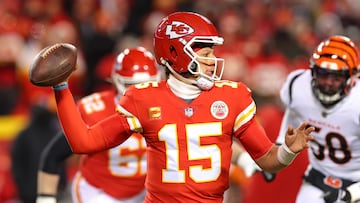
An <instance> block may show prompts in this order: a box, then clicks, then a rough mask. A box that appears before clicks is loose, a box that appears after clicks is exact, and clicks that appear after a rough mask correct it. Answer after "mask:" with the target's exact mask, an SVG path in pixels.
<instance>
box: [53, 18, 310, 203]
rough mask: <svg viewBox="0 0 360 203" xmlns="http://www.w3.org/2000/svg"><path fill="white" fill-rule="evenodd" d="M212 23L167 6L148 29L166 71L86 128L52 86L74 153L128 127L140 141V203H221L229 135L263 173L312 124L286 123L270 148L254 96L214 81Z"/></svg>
mask: <svg viewBox="0 0 360 203" xmlns="http://www.w3.org/2000/svg"><path fill="white" fill-rule="evenodd" d="M222 43H223V38H221V37H219V36H218V33H217V30H216V28H215V26H214V25H213V24H212V23H211V22H210V21H209V20H208V19H207V18H205V17H204V16H201V15H199V14H196V13H192V12H175V13H172V14H170V15H168V16H167V17H165V18H163V20H162V21H161V22H160V24H159V25H158V27H157V28H156V30H155V34H154V52H155V58H156V60H157V62H158V63H159V64H161V65H163V66H165V67H166V68H167V71H168V73H169V76H168V78H167V80H164V81H161V82H147V83H142V84H137V85H134V86H131V87H129V88H128V89H127V91H126V92H125V95H124V96H123V97H122V98H121V99H120V101H119V104H118V105H117V107H116V110H117V113H114V114H113V115H111V116H109V117H107V118H106V119H103V120H101V121H99V122H97V123H96V124H95V125H93V126H88V125H86V123H85V122H84V121H83V119H82V117H81V114H80V113H79V112H78V110H77V109H76V104H75V103H74V99H73V96H72V94H71V92H70V90H69V88H68V84H67V81H64V82H62V83H60V84H58V85H55V86H53V90H54V91H55V97H56V100H57V107H58V116H59V118H60V120H61V123H62V126H63V128H64V131H65V135H66V137H67V139H68V142H69V144H70V146H71V148H72V150H73V151H74V152H75V153H93V152H96V151H99V150H104V149H108V148H110V147H113V146H116V145H118V144H120V143H122V142H124V141H126V140H127V139H128V137H129V136H130V135H131V134H132V133H133V132H139V133H141V134H142V135H143V137H144V138H145V140H146V144H147V178H146V182H145V187H146V189H147V193H146V197H145V202H147V203H150V202H151V203H153V202H222V201H223V194H224V191H225V190H226V189H227V188H228V185H229V167H230V161H231V154H232V150H231V145H232V142H233V138H235V139H238V140H239V141H240V142H241V144H242V145H243V146H244V148H245V149H246V150H247V152H248V153H249V154H250V155H251V157H252V158H253V159H254V160H255V161H256V163H257V164H258V165H259V166H260V167H261V168H262V169H264V170H265V171H269V172H276V171H279V170H281V169H283V168H285V167H286V166H287V165H288V164H290V163H291V162H292V160H293V159H294V158H295V157H296V155H297V153H299V152H300V151H302V150H304V149H306V148H307V147H308V146H309V143H308V142H309V141H310V140H312V139H313V137H312V136H311V135H310V133H311V132H312V131H313V130H314V128H313V127H309V128H306V126H307V123H305V122H303V123H302V124H300V125H299V127H298V128H296V129H294V128H293V127H292V126H289V128H288V130H287V132H286V134H287V135H286V136H285V137H286V141H285V143H284V144H283V145H281V146H276V145H274V143H272V142H271V141H270V140H269V138H268V137H267V136H266V134H265V132H264V129H263V128H262V127H261V125H260V124H259V123H258V122H257V121H256V119H255V117H254V115H255V113H256V106H255V102H254V101H253V99H252V97H251V91H250V90H249V89H248V88H247V87H246V86H245V85H244V84H243V83H238V82H232V81H221V76H222V73H223V68H224V60H223V59H221V58H217V57H216V56H215V53H214V46H216V45H221V44H222Z"/></svg>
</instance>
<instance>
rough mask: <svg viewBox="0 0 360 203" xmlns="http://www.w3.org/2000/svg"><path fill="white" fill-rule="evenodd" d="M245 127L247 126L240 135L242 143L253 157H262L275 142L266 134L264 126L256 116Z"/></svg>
mask: <svg viewBox="0 0 360 203" xmlns="http://www.w3.org/2000/svg"><path fill="white" fill-rule="evenodd" d="M244 127H245V128H244V130H243V132H242V134H240V137H239V140H240V142H241V144H242V145H243V146H244V148H245V149H246V151H247V152H248V153H249V154H250V155H251V157H252V158H253V159H258V158H260V157H262V156H263V155H264V154H266V153H267V152H268V151H269V150H270V148H271V147H272V146H273V143H272V142H271V141H270V139H269V137H268V136H267V135H266V133H265V130H264V128H263V127H262V126H261V125H260V124H259V123H258V122H257V121H256V120H255V118H253V119H251V120H250V121H249V123H248V124H247V126H244Z"/></svg>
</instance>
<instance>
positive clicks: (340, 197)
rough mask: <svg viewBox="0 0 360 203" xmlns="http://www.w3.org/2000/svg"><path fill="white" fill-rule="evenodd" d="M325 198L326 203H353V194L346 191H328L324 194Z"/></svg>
mask: <svg viewBox="0 0 360 203" xmlns="http://www.w3.org/2000/svg"><path fill="white" fill-rule="evenodd" d="M323 197H324V200H325V202H326V203H335V202H343V203H351V194H350V192H349V191H348V190H346V189H345V190H344V189H339V190H332V191H328V192H326V193H325V194H324V196H323Z"/></svg>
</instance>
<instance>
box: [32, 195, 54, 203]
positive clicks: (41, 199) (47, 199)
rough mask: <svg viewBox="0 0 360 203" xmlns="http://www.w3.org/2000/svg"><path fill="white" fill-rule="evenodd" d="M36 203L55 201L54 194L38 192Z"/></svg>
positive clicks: (51, 202) (52, 202)
mask: <svg viewBox="0 0 360 203" xmlns="http://www.w3.org/2000/svg"><path fill="white" fill-rule="evenodd" d="M36 203H56V197H55V195H48V194H39V195H38V197H37V198H36Z"/></svg>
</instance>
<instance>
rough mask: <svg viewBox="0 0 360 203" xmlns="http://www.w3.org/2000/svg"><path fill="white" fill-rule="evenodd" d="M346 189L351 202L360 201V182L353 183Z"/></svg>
mask: <svg viewBox="0 0 360 203" xmlns="http://www.w3.org/2000/svg"><path fill="white" fill-rule="evenodd" d="M346 189H347V191H349V193H350V196H351V202H356V201H358V200H360V182H358V183H354V184H352V185H350V186H348V187H347V188H346Z"/></svg>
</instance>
